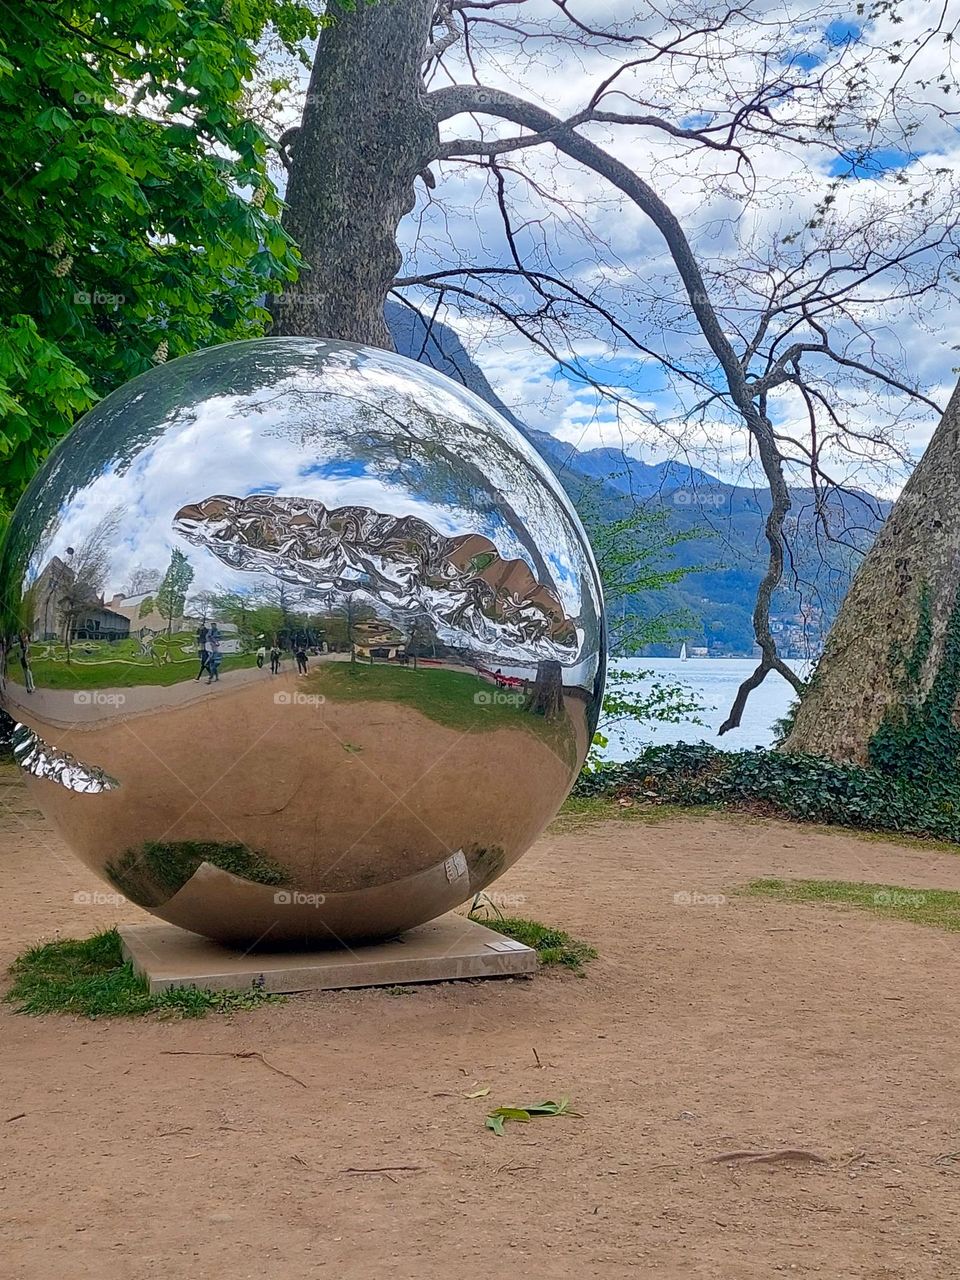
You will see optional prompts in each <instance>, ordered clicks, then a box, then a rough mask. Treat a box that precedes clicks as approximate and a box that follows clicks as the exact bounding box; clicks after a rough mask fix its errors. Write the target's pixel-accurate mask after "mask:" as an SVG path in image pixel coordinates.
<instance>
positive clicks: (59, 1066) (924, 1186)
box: [0, 784, 960, 1280]
mask: <svg viewBox="0 0 960 1280" xmlns="http://www.w3.org/2000/svg"><path fill="white" fill-rule="evenodd" d="M0 810H2V814H3V816H2V819H0V874H2V884H3V887H4V899H3V903H4V917H5V921H4V923H5V926H6V928H5V931H4V933H3V935H2V941H0V964H2V965H4V966H6V964H8V963H9V961H10V960H11V959H12V958H13V956H14V955H15V954H16V953H17V952H18V951H20V950H21V949H22V948H23V947H25V946H27V945H29V944H31V943H33V942H35V941H36V940H38V939H40V938H50V937H53V936H56V935H58V934H61V935H65V936H66V935H74V936H76V935H86V934H89V933H90V932H92V931H93V930H94V929H96V928H98V927H102V926H106V925H110V924H112V923H115V922H117V921H120V920H124V919H136V918H141V913H140V912H139V911H137V909H136V908H133V907H129V906H126V907H121V908H116V907H110V906H103V905H100V906H98V905H96V903H93V904H91V905H78V904H76V903H75V902H74V894H75V893H77V892H83V891H89V892H91V893H95V892H96V891H97V890H100V889H103V888H104V886H101V885H100V884H98V882H97V881H96V880H95V879H94V877H93V875H92V873H90V872H88V871H86V870H85V868H84V867H83V866H81V864H80V863H79V862H76V861H74V860H73V859H72V858H70V857H69V855H67V854H66V853H65V851H64V849H63V847H62V846H61V845H60V844H59V842H58V841H57V840H56V838H55V837H54V836H53V835H52V834H51V830H50V828H49V827H47V826H46V824H45V823H44V821H43V820H42V819H41V818H40V816H39V815H38V814H37V813H35V812H33V811H31V810H30V807H29V802H28V800H27V797H26V793H25V792H24V791H23V790H22V789H21V788H20V786H19V784H16V785H14V784H7V785H6V787H5V789H4V788H3V787H0ZM760 875H784V876H819V877H825V878H827V877H829V878H836V879H850V880H870V881H880V882H886V883H894V884H902V885H910V886H914V885H916V886H927V887H942V888H955V889H960V858H957V857H956V856H953V855H950V854H948V853H942V852H936V851H931V850H925V849H920V848H909V847H901V846H898V845H895V844H890V843H883V842H875V841H867V840H862V839H859V838H857V837H855V836H852V835H847V834H842V833H836V832H830V831H821V830H819V829H814V828H801V827H794V826H789V825H786V824H782V823H776V822H750V821H747V820H742V819H737V818H732V817H731V818H728V817H715V818H713V817H711V818H694V817H685V818H669V819H664V820H662V821H657V822H652V823H647V822H631V823H621V822H608V823H605V824H603V825H599V826H593V827H590V828H585V829H579V830H574V831H567V832H565V833H562V832H561V833H558V834H553V835H549V836H547V837H545V838H543V839H541V840H540V841H539V843H538V844H537V845H536V847H535V848H534V849H533V850H532V851H531V852H530V853H529V854H528V855H527V856H526V857H525V858H524V859H523V860H522V861H521V862H520V863H518V864H517V866H516V867H514V868H513V869H512V870H511V871H510V872H509V874H508V875H507V876H506V877H504V879H503V880H502V881H500V882H498V884H497V886H496V887H497V889H498V890H499V891H500V892H503V893H510V894H516V895H522V897H523V902H522V904H520V905H519V906H518V907H517V908H516V910H517V912H518V913H519V914H524V915H529V916H532V917H535V918H537V919H541V920H545V921H547V922H550V923H555V924H558V925H561V926H563V927H564V928H567V929H568V930H570V931H571V932H572V933H574V934H575V935H576V936H578V937H581V938H583V939H585V940H588V941H590V942H592V943H593V944H594V945H595V946H596V947H597V948H598V950H599V952H600V959H599V960H598V961H596V962H595V963H594V964H593V965H592V966H591V967H590V970H589V976H588V977H587V978H585V979H583V980H578V979H577V978H576V977H574V976H571V975H566V974H563V975H557V974H554V973H543V974H541V975H539V976H538V977H536V978H534V979H532V980H519V979H518V980H515V981H488V982H485V983H463V984H446V985H439V986H435V987H422V988H419V989H416V990H414V991H413V992H412V993H411V994H392V993H389V992H386V991H362V992H348V993H339V994H324V995H316V996H307V997H296V998H292V999H290V1000H289V1001H288V1002H287V1003H285V1004H283V1005H276V1006H267V1007H264V1008H262V1009H259V1010H257V1011H255V1012H252V1013H245V1014H237V1015H236V1016H233V1017H230V1018H217V1017H211V1018H208V1019H206V1020H204V1021H201V1022H159V1021H155V1020H140V1021H127V1022H99V1021H98V1022H90V1021H79V1020H73V1019H68V1018H63V1017H45V1018H40V1019H34V1018H28V1017H24V1016H22V1015H18V1014H15V1013H14V1012H12V1010H11V1008H10V1006H3V1007H2V1011H0V1275H2V1276H3V1277H4V1280H6V1277H11V1278H13V1277H16V1280H21V1278H23V1280H61V1277H63V1278H65V1280H87V1277H90V1278H91V1280H94V1278H95V1280H159V1278H160V1277H163V1278H164V1280H167V1278H170V1277H172V1278H174V1280H180V1277H189V1278H190V1280H204V1278H206V1277H211V1278H212V1277H217V1278H219V1277H224V1276H226V1277H230V1278H231V1280H245V1278H246V1277H250V1280H301V1278H310V1277H328V1276H329V1277H336V1278H337V1280H341V1278H343V1280H372V1278H373V1277H376V1278H377V1280H380V1278H381V1277H385V1278H387V1280H392V1278H394V1277H395V1278H397V1280H412V1278H414V1277H416V1278H417V1280H420V1278H422V1277H427V1278H428V1280H432V1278H433V1277H437V1278H438V1280H439V1278H440V1277H442V1278H443V1280H446V1278H447V1277H457V1278H458V1280H474V1278H475V1277H491V1276H492V1277H494V1280H500V1278H501V1277H509V1276H513V1275H521V1276H524V1277H533V1278H534V1280H541V1277H542V1278H543V1280H554V1278H555V1277H568V1276H569V1277H571V1278H572V1277H594V1276H597V1277H620V1276H623V1277H627V1276H630V1277H637V1276H639V1277H645V1276H654V1275H655V1276H664V1277H677V1278H678V1280H680V1278H682V1280H688V1278H691V1280H693V1278H696V1280H699V1278H700V1277H711V1278H713V1277H718V1278H722V1280H770V1277H774V1276H778V1275H780V1274H790V1275H797V1276H803V1275H818V1276H823V1277H826V1278H828V1280H844V1278H846V1277H860V1278H863V1280H900V1278H901V1277H904V1278H905V1277H913V1276H920V1277H943V1278H944V1280H946V1278H947V1277H949V1278H950V1280H954V1278H955V1277H956V1276H958V1275H960V1244H958V1240H957V1211H958V1208H960V1112H958V1106H957V1102H958V1085H960V1065H958V1057H957V1052H956V1038H957V1026H958V1023H960V958H958V946H960V943H958V941H957V939H956V938H955V937H953V936H951V935H948V934H945V933H939V932H936V931H934V930H928V929H924V928H921V927H918V926H915V925H910V924H907V923H899V922H878V921H875V920H873V919H871V918H869V917H866V916H864V915H861V914H855V913H851V912H845V911H841V910H839V909H836V908H830V907H825V906H824V907H821V906H803V907H798V906H788V905H780V904H775V903H769V902H758V901H753V900H746V899H743V898H738V897H736V896H735V895H734V891H735V889H736V888H737V886H739V885H742V884H743V883H745V882H746V881H748V880H749V879H751V878H752V877H756V876H760ZM676 895H680V899H679V900H677V898H676ZM684 895H690V897H691V898H692V899H693V900H692V901H690V900H687V901H684ZM696 895H708V896H715V895H726V901H724V902H720V903H717V902H714V903H713V904H711V905H707V904H698V903H697V901H696ZM171 1051H181V1052H180V1053H178V1054H172V1053H171ZM184 1051H189V1052H184ZM247 1052H260V1053H262V1054H264V1055H265V1057H266V1059H267V1060H268V1062H270V1063H271V1064H273V1065H274V1066H275V1067H277V1068H279V1069H280V1070H281V1071H283V1072H287V1073H289V1074H290V1075H291V1076H295V1077H298V1078H299V1080H300V1081H301V1082H302V1083H298V1082H297V1080H293V1079H288V1078H286V1077H285V1076H283V1075H279V1074H277V1072H275V1071H272V1070H270V1069H269V1067H268V1066H266V1065H265V1064H264V1063H263V1062H262V1061H261V1060H260V1059H259V1058H256V1057H249V1058H238V1057H233V1056H231V1055H233V1054H235V1053H247ZM218 1055H219V1056H218ZM538 1058H539V1063H540V1064H542V1065H538V1061H537V1059H538ZM483 1086H490V1090H491V1092H490V1094H489V1096H487V1097H483V1098H475V1099H469V1098H466V1097H465V1096H464V1094H466V1093H468V1092H471V1091H472V1090H473V1089H475V1088H480V1087H483ZM558 1095H568V1096H569V1097H570V1098H571V1099H572V1101H573V1103H574V1105H575V1107H576V1108H577V1110H578V1111H580V1112H581V1113H582V1117H581V1118H579V1119H574V1118H559V1119H545V1120H541V1121H537V1122H535V1123H533V1124H531V1125H529V1126H519V1125H514V1126H512V1127H511V1126H508V1128H507V1134H506V1136H505V1137H503V1138H497V1137H495V1136H494V1135H493V1134H491V1133H489V1132H487V1131H485V1130H484V1128H483V1116H484V1114H485V1112H486V1111H487V1110H488V1109H489V1107H490V1106H492V1105H498V1104H507V1103H523V1102H535V1101H540V1100H542V1099H544V1098H556V1097H557V1096H558ZM21 1113H22V1114H21ZM782 1148H795V1149H802V1150H804V1151H808V1152H813V1153H816V1154H818V1155H820V1156H821V1157H823V1158H824V1162H823V1163H819V1162H812V1161H810V1160H793V1161H790V1160H781V1161H776V1162H774V1163H770V1164H743V1163H740V1162H733V1163H723V1162H720V1163H718V1162H715V1160H714V1157H716V1156H718V1155H723V1154H724V1153H729V1152H734V1151H741V1150H746V1149H749V1150H758V1151H759V1150H771V1149H782ZM385 1166H387V1167H388V1168H386V1169H384V1167H385ZM374 1169H376V1170H380V1171H378V1172H366V1171H367V1170H374Z"/></svg>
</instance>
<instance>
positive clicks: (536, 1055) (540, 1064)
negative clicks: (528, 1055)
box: [533, 1049, 543, 1071]
mask: <svg viewBox="0 0 960 1280" xmlns="http://www.w3.org/2000/svg"><path fill="white" fill-rule="evenodd" d="M533 1056H534V1057H535V1058H536V1060H537V1066H538V1067H539V1068H540V1070H541V1071H542V1070H543V1063H542V1062H541V1061H540V1055H539V1053H537V1051H536V1049H534V1050H533Z"/></svg>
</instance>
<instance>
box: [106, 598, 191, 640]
mask: <svg viewBox="0 0 960 1280" xmlns="http://www.w3.org/2000/svg"><path fill="white" fill-rule="evenodd" d="M156 594H157V593H156V591H141V592H139V594H138V595H135V596H125V595H124V594H123V593H122V592H118V593H117V594H116V595H115V596H114V597H113V599H112V600H111V601H110V604H109V606H108V607H109V608H111V609H113V610H114V611H115V612H116V613H121V614H123V616H124V617H125V618H126V619H127V622H128V624H129V630H130V631H131V632H132V633H133V634H134V635H135V636H143V635H144V634H146V633H148V632H149V634H150V635H157V634H158V633H159V632H161V631H166V630H167V627H168V626H170V623H169V619H167V618H164V617H163V616H162V615H161V614H160V613H158V612H157V606H156V604H155V603H154V605H153V607H152V608H151V609H149V610H148V611H147V612H146V613H145V614H144V615H143V617H141V616H140V609H141V606H142V605H143V602H144V600H147V601H155V599H156ZM170 630H171V631H172V632H177V631H183V630H185V624H184V620H183V618H174V619H173V626H172V627H171V628H170Z"/></svg>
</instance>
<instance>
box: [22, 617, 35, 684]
mask: <svg viewBox="0 0 960 1280" xmlns="http://www.w3.org/2000/svg"><path fill="white" fill-rule="evenodd" d="M20 666H21V667H22V668H23V682H24V684H25V685H26V686H27V693H33V672H32V671H31V670H30V634H29V632H27V631H21V632H20Z"/></svg>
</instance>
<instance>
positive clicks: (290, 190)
mask: <svg viewBox="0 0 960 1280" xmlns="http://www.w3.org/2000/svg"><path fill="white" fill-rule="evenodd" d="M435 3H436V0H380V3H378V4H374V5H368V4H364V3H360V4H358V5H357V7H356V10H355V11H354V12H352V13H347V12H343V11H338V13H337V18H336V21H335V22H334V23H333V24H332V25H331V26H329V27H327V28H326V29H325V30H324V31H323V32H322V33H321V36H320V40H319V43H318V46H317V55H316V58H315V60H314V64H313V72H312V74H311V77H310V87H309V90H308V93H307V103H306V106H305V108H304V112H303V120H302V122H301V125H300V129H299V131H297V132H296V134H295V136H294V138H293V140H292V141H291V142H290V143H289V152H290V177H289V181H288V184H287V194H286V200H287V208H286V211H285V213H284V217H283V223H284V226H285V228H286V230H287V231H288V232H289V233H290V235H291V236H293V238H294V240H296V241H297V243H298V244H299V246H300V251H301V253H302V254H303V257H304V260H305V262H306V264H307V267H308V268H309V269H308V270H304V271H303V273H302V274H301V276H300V279H299V281H298V282H297V284H295V285H294V286H293V288H292V289H291V290H290V291H289V292H288V293H285V294H284V295H283V296H282V297H280V298H279V299H276V300H275V302H274V305H273V308H272V311H273V318H274V327H273V332H274V333H275V334H302V335H308V336H318V337H333V338H343V339H346V340H348V341H351V342H365V343H369V344H371V345H373V346H377V347H383V348H386V349H387V350H390V349H392V347H393V343H392V341H391V339H390V334H389V332H388V330H387V326H386V322H385V321H384V318H383V304H384V301H385V299H386V296H387V293H388V291H389V289H390V286H391V284H392V283H393V279H394V277H395V276H396V274H397V271H398V269H399V267H400V252H399V250H398V248H397V239H396V233H397V225H398V223H399V222H400V219H401V218H402V217H403V215H404V214H405V213H407V212H408V211H409V210H410V209H411V208H412V207H413V203H414V194H413V184H414V181H415V180H416V177H417V175H418V174H419V173H421V172H422V171H423V170H424V169H425V168H426V166H427V165H428V164H429V163H430V161H431V160H433V159H434V157H435V156H436V154H437V148H438V143H437V126H436V123H435V121H434V118H433V116H432V114H431V113H430V112H429V111H428V110H427V108H426V107H425V105H424V102H423V93H422V87H423V81H422V65H423V58H424V51H425V49H426V47H427V44H428V40H429V36H430V27H431V19H432V16H433V10H434V6H435Z"/></svg>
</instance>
